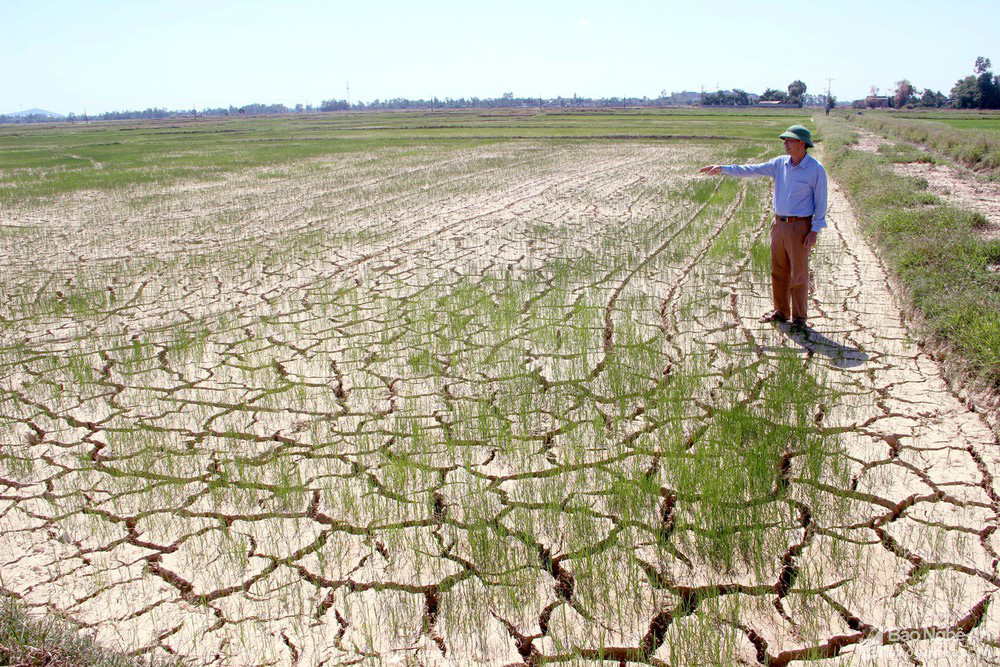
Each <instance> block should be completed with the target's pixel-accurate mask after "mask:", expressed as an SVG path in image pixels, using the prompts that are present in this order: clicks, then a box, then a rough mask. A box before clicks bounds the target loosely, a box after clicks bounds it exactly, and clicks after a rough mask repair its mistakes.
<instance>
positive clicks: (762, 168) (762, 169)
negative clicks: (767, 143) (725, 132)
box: [698, 160, 777, 178]
mask: <svg viewBox="0 0 1000 667" xmlns="http://www.w3.org/2000/svg"><path fill="white" fill-rule="evenodd" d="M776 168H777V165H776V163H775V161H774V160H771V161H770V162H765V163H763V164H711V165H708V166H705V167H702V168H701V169H699V170H698V172H699V173H702V174H711V175H712V176H718V175H719V174H725V175H726V176H736V177H739V178H754V177H757V176H774V174H775V171H776Z"/></svg>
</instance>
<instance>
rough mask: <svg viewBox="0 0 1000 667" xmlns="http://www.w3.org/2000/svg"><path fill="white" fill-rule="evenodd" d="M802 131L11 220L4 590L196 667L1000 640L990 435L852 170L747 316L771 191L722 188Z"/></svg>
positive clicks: (741, 653)
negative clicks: (864, 216)
mask: <svg viewBox="0 0 1000 667" xmlns="http://www.w3.org/2000/svg"><path fill="white" fill-rule="evenodd" d="M778 122H779V123H784V124H787V122H785V121H784V120H782V119H779V121H778ZM773 144H774V145H772V144H771V143H768V142H763V141H762V142H760V143H753V142H748V141H743V142H725V141H718V140H700V139H697V138H692V139H685V140H681V139H678V140H672V141H623V140H614V141H613V140H607V141H600V140H587V141H559V142H557V141H546V140H543V139H537V140H532V139H520V140H517V141H498V142H487V143H482V144H476V145H468V146H462V147H456V148H449V149H445V148H442V147H440V146H439V145H436V144H428V145H426V146H422V145H406V146H402V145H401V146H385V147H379V148H373V149H371V150H364V151H354V152H343V153H337V154H332V155H326V156H314V157H308V158H303V159H299V160H293V161H288V162H283V163H276V164H268V165H256V166H254V165H250V166H248V167H247V168H245V169H239V170H234V171H231V172H228V173H227V174H225V175H224V176H222V177H216V178H212V179H189V180H185V181H181V182H179V183H169V184H165V185H161V184H158V183H156V182H155V180H154V181H153V182H149V183H140V184H135V185H131V186H128V187H122V188H113V189H97V188H92V189H79V190H75V191H71V192H66V193H62V194H59V195H57V196H51V197H43V198H39V199H32V200H30V201H28V200H26V201H22V202H19V201H14V202H13V203H10V204H8V205H6V206H5V207H4V208H3V210H0V256H2V258H3V262H2V265H0V288H2V290H3V299H2V302H0V307H2V310H0V316H2V321H0V325H2V328H0V334H2V337H3V338H2V345H0V443H2V449H0V587H2V590H4V591H6V592H8V593H10V594H12V595H14V596H16V597H17V598H19V599H21V600H22V601H23V603H24V604H26V605H27V606H28V607H29V608H30V609H31V610H32V611H33V613H35V614H37V615H57V616H59V617H61V618H64V619H66V620H67V621H68V622H71V623H73V624H74V625H77V626H79V627H80V628H81V632H84V633H87V634H90V635H92V636H96V637H97V638H98V640H99V641H101V642H102V643H103V644H105V645H108V646H111V647H118V648H122V649H124V650H126V651H129V652H134V653H136V654H143V655H150V656H160V657H171V656H173V657H176V658H178V659H181V660H182V661H183V662H185V663H186V664H192V665H202V664H213V665H331V666H332V665H354V664H357V665H471V664H481V665H522V664H523V665H540V664H543V663H545V664H548V663H555V664H567V665H600V664H608V665H618V664H621V665H627V664H651V665H703V664H715V665H736V664H741V665H771V666H775V667H777V666H781V665H789V664H801V661H806V660H818V661H820V663H821V664H824V665H876V664H877V665H891V664H900V665H920V664H923V665H936V664H940V665H982V664H997V663H998V662H1000V648H998V647H1000V644H998V643H997V642H998V641H1000V609H998V608H997V605H996V604H995V603H994V600H993V598H994V597H995V593H996V591H997V589H998V587H1000V571H998V550H1000V538H998V536H997V535H996V534H995V531H996V529H997V525H998V524H997V520H998V510H1000V497H998V495H997V493H998V485H997V482H996V480H995V479H994V475H995V474H996V471H997V470H998V469H1000V467H998V466H1000V450H998V448H997V443H996V441H995V439H994V437H993V435H992V434H991V433H990V431H989V429H988V428H987V427H986V426H985V425H984V423H983V421H982V419H981V417H980V416H979V415H978V414H976V413H975V412H974V411H971V410H970V409H968V408H967V406H965V405H963V404H961V403H960V402H959V401H958V400H957V399H956V398H955V397H954V396H953V395H952V394H951V393H950V392H949V390H948V388H947V387H946V385H945V383H944V382H943V380H942V379H941V375H940V371H939V369H938V367H937V365H936V363H935V361H934V360H933V359H932V358H931V357H929V356H928V355H927V354H926V353H925V352H924V351H923V350H922V348H921V347H920V346H919V345H918V343H917V342H916V341H914V340H913V339H912V338H911V337H910V335H909V333H908V331H907V329H906V326H905V324H904V322H903V319H902V317H901V315H900V312H899V308H898V306H897V305H896V301H895V299H894V296H893V293H892V289H891V284H890V282H889V280H888V279H887V277H886V274H885V272H884V270H883V268H882V266H881V264H880V262H879V260H878V257H877V256H876V255H875V254H874V253H873V251H872V250H871V249H870V248H869V246H868V245H867V244H866V243H865V242H864V241H863V240H862V239H861V237H860V236H859V234H858V232H857V229H856V221H855V220H854V219H853V214H852V212H851V209H850V208H849V206H848V205H847V203H846V201H845V200H844V198H843V197H842V195H840V193H839V192H837V191H835V192H834V193H833V195H832V197H831V209H830V212H829V221H830V229H829V230H827V231H826V232H824V233H823V234H822V235H821V240H820V243H819V245H818V247H817V250H816V251H815V253H814V258H813V272H814V276H813V284H812V289H811V296H810V307H811V309H812V321H811V324H812V327H813V328H812V329H811V330H810V331H808V332H806V333H792V332H789V331H788V330H787V329H785V328H781V327H773V326H772V325H764V324H759V323H758V322H757V317H758V316H759V315H760V314H761V313H762V312H764V311H765V310H768V305H769V303H770V298H769V275H768V271H769V269H768V249H767V238H768V229H769V225H770V215H769V205H770V191H769V187H770V186H769V183H767V182H762V181H736V180H726V179H709V178H705V177H700V176H698V175H697V173H696V172H697V167H698V166H700V165H701V164H709V163H713V162H727V161H730V160H732V159H734V153H733V150H734V145H735V146H738V147H739V148H741V149H742V150H743V152H742V153H740V154H738V155H736V156H735V159H738V160H741V161H742V160H748V161H749V160H755V159H764V158H765V157H769V156H770V155H772V154H773V151H774V150H775V149H776V148H778V147H779V145H778V142H777V141H776V140H775V141H774V142H773ZM769 151H772V152H769ZM102 167H103V165H102V164H101V162H100V161H95V162H94V164H93V165H92V167H88V168H93V169H101V168H102ZM2 173H3V172H2V169H0V174H2Z"/></svg>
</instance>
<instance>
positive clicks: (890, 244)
mask: <svg viewBox="0 0 1000 667" xmlns="http://www.w3.org/2000/svg"><path fill="white" fill-rule="evenodd" d="M851 120H853V118H849V119H848V120H847V121H846V122H845V120H844V119H841V118H830V119H821V120H820V127H821V129H822V131H823V136H824V139H825V148H826V162H827V166H828V168H829V169H830V171H831V173H832V174H833V175H834V176H835V177H837V178H838V179H839V180H840V181H841V182H843V183H844V185H845V186H846V188H847V193H848V196H849V197H850V199H851V202H852V203H853V204H854V206H855V207H856V209H857V210H858V213H859V214H860V217H861V220H862V224H863V225H864V228H865V231H866V232H867V233H868V234H869V236H870V237H872V238H873V239H874V240H875V242H876V243H877V244H878V245H879V247H880V248H882V250H883V251H884V255H883V257H884V258H885V260H886V261H887V263H888V265H889V266H890V267H891V268H892V270H893V271H894V272H895V274H896V276H898V278H899V280H900V282H901V283H902V285H903V287H904V289H905V290H906V291H907V293H908V295H909V299H910V303H911V304H912V306H913V307H914V308H916V309H917V310H918V311H919V312H920V313H921V314H922V315H923V318H924V321H925V325H926V328H927V330H928V332H929V333H930V334H932V335H933V337H934V338H935V339H937V340H938V341H940V342H941V343H943V344H944V345H945V346H946V347H947V348H949V349H950V350H952V351H953V352H954V353H955V354H954V355H952V357H953V358H952V362H954V363H953V364H952V366H953V368H954V369H956V370H957V371H958V372H959V373H961V374H962V375H964V376H966V377H970V378H972V379H974V380H975V381H977V382H981V383H984V384H986V385H988V386H990V387H992V388H993V389H994V390H997V389H1000V273H997V271H996V270H995V267H996V265H997V263H1000V240H997V239H986V238H984V237H983V235H982V234H981V231H982V229H983V228H984V227H985V226H986V220H985V219H984V218H983V216H982V215H981V214H978V213H973V212H969V211H965V210H961V209H957V208H955V207H952V206H948V205H945V204H943V203H942V202H941V201H940V200H939V199H938V198H937V197H935V196H934V195H932V194H930V193H929V192H927V191H926V187H927V185H926V183H924V182H921V181H920V180H919V179H914V178H910V177H905V176H900V175H897V174H895V173H893V171H892V170H891V169H890V168H889V161H890V157H888V156H884V155H874V154H871V153H861V152H858V151H852V150H851V149H850V146H851V144H852V143H853V142H854V138H855V135H854V132H853V130H852V123H851V122H850V121H851ZM862 122H863V123H864V124H865V126H866V127H869V128H872V129H878V130H881V131H883V132H886V133H888V134H890V135H891V136H894V137H901V138H905V139H908V140H911V141H919V140H920V138H921V137H924V140H923V141H922V143H924V144H925V145H928V146H930V147H932V148H934V147H936V146H937V145H938V143H937V142H938V141H940V142H941V143H940V145H941V146H943V147H945V152H947V153H948V155H950V156H952V157H955V158H957V159H961V160H963V161H965V160H966V157H968V158H969V159H970V160H971V157H970V156H973V155H979V153H978V152H977V151H978V149H976V148H975V147H976V146H987V147H991V148H990V150H988V151H986V152H985V153H983V155H982V157H980V158H977V159H978V163H977V164H979V165H980V166H983V167H984V168H985V167H986V166H987V165H990V164H992V165H994V167H993V168H996V166H997V165H1000V161H998V159H1000V134H997V135H995V136H994V135H992V134H991V133H989V132H986V131H983V132H979V133H975V134H972V133H970V132H969V131H968V130H954V129H949V128H947V127H946V126H941V129H933V128H931V127H930V126H933V125H935V123H932V122H929V121H923V122H918V121H912V120H906V119H898V118H889V117H886V116H877V117H873V118H871V119H868V118H866V119H864V120H863V121H862ZM956 137H961V138H964V139H963V140H962V141H964V143H962V142H960V141H958V140H957V139H956ZM932 138H933V139H932ZM904 148H905V146H904ZM895 153H897V155H894V156H893V157H892V158H891V159H892V160H895V161H900V159H901V156H905V155H907V154H911V155H910V158H909V159H910V160H917V159H921V156H920V155H918V154H917V153H916V152H915V151H906V150H899V151H895ZM963 156H966V157H963ZM991 156H992V157H991ZM903 159H905V158H903ZM924 159H926V158H924ZM970 164H971V162H970Z"/></svg>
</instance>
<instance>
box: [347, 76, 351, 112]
mask: <svg viewBox="0 0 1000 667" xmlns="http://www.w3.org/2000/svg"><path fill="white" fill-rule="evenodd" d="M347 110H348V111H350V110H351V82H350V81H348V82H347Z"/></svg>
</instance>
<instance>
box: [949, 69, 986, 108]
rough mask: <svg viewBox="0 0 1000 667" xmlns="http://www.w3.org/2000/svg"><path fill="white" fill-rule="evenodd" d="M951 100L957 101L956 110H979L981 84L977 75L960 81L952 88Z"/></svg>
mask: <svg viewBox="0 0 1000 667" xmlns="http://www.w3.org/2000/svg"><path fill="white" fill-rule="evenodd" d="M951 98H952V99H953V100H955V108H956V109H978V108H979V101H980V95H979V82H978V81H977V80H976V77H975V75H973V74H970V75H969V76H967V77H965V78H964V79H959V80H958V82H956V83H955V85H954V86H952V89H951Z"/></svg>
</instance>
